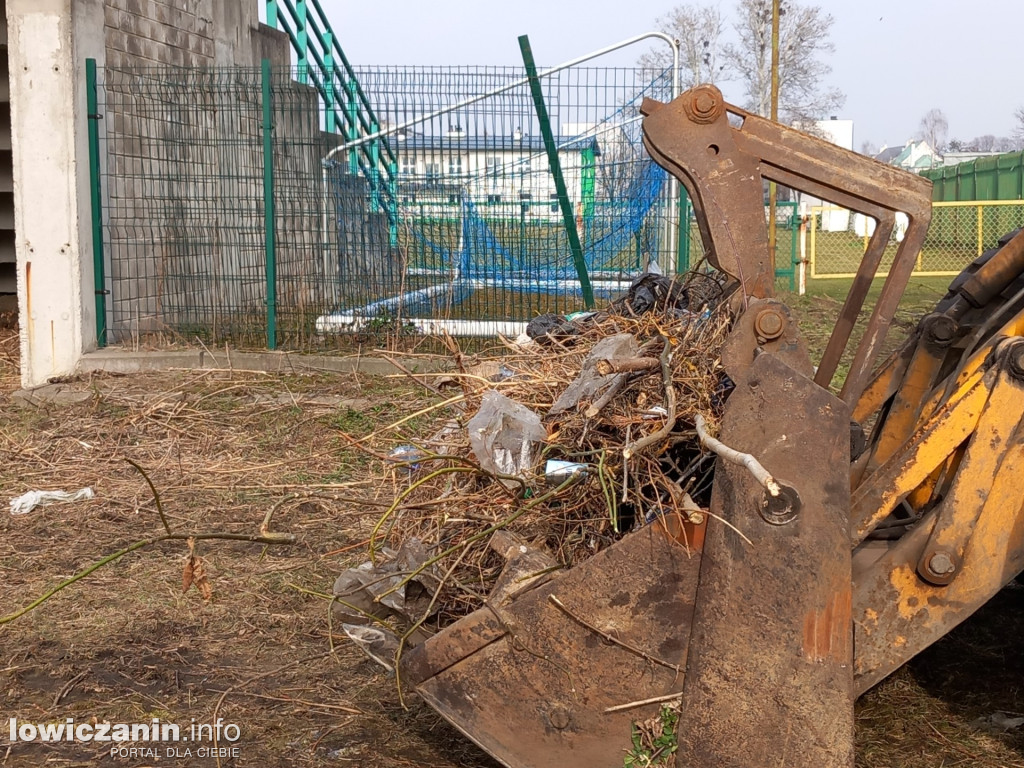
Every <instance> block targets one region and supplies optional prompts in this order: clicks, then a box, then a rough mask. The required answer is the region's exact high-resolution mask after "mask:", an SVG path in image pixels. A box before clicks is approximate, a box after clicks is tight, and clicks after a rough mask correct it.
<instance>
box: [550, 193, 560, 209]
mask: <svg viewBox="0 0 1024 768" xmlns="http://www.w3.org/2000/svg"><path fill="white" fill-rule="evenodd" d="M548 198H549V199H550V200H551V211H552V213H558V193H557V192H552V193H551V194H550V195H548Z"/></svg>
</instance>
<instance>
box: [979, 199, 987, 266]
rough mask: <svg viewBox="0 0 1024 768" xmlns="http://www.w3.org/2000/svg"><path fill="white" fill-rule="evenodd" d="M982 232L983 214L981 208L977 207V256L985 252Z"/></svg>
mask: <svg viewBox="0 0 1024 768" xmlns="http://www.w3.org/2000/svg"><path fill="white" fill-rule="evenodd" d="M984 231H985V214H984V212H983V211H982V208H981V206H980V205H979V206H978V255H979V256H981V254H982V252H983V251H984V250H985V246H984V242H985V237H984V234H983V233H984Z"/></svg>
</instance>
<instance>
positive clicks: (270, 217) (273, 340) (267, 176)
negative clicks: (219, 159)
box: [260, 59, 277, 349]
mask: <svg viewBox="0 0 1024 768" xmlns="http://www.w3.org/2000/svg"><path fill="white" fill-rule="evenodd" d="M260 79H261V81H262V85H263V230H264V240H265V243H266V259H267V270H266V271H267V348H268V349H277V242H276V236H277V232H276V227H275V225H276V221H275V218H276V217H275V213H274V139H273V127H274V125H273V117H274V115H273V111H272V109H271V104H270V97H271V93H270V59H263V61H262V62H261V77H260Z"/></svg>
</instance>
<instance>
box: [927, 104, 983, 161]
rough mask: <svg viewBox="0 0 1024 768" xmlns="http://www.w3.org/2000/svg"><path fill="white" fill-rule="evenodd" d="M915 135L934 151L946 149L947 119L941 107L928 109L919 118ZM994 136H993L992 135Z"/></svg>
mask: <svg viewBox="0 0 1024 768" xmlns="http://www.w3.org/2000/svg"><path fill="white" fill-rule="evenodd" d="M917 135H918V137H919V138H921V139H924V140H925V141H927V142H928V146H930V147H931V148H932V149H933V150H935V151H936V152H942V151H944V150H945V149H946V136H948V135H949V121H948V120H947V119H946V116H945V115H944V114H943V112H942V110H941V109H929V110H928V111H927V112H925V114H924V117H922V118H921V124H920V125H919V126H918V129H917ZM992 138H995V137H992Z"/></svg>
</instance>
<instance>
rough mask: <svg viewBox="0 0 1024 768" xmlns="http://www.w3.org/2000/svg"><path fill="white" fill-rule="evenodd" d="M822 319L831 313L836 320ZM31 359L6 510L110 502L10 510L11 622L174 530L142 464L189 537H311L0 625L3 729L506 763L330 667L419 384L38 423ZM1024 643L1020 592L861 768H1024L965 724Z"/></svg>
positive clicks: (972, 633)
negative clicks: (339, 611)
mask: <svg viewBox="0 0 1024 768" xmlns="http://www.w3.org/2000/svg"><path fill="white" fill-rule="evenodd" d="M807 311H809V312H813V311H815V308H814V307H811V308H810V309H808V310H807ZM827 311H831V307H830V306H826V307H824V308H823V309H822V315H821V317H820V318H816V320H817V321H818V322H819V324H820V325H822V326H826V325H827V324H828V322H829V321H828V317H827V314H825V313H826V312H827ZM16 360H17V337H16V332H15V331H13V330H12V329H11V328H10V327H9V326H8V327H5V326H3V325H0V488H2V489H3V491H4V494H3V497H4V501H5V502H6V500H8V499H10V498H13V497H14V496H17V495H19V494H21V493H22V492H24V491H26V490H29V489H37V488H42V489H74V488H78V487H80V486H83V485H90V486H92V487H93V488H94V489H95V490H96V492H97V498H96V499H95V500H93V501H88V502H79V503H75V504H69V505H57V506H50V507H41V508H39V509H37V510H35V511H34V512H32V513H31V514H29V515H25V516H19V517H11V516H9V515H8V514H7V512H6V509H5V508H4V509H3V510H2V511H0V579H2V583H3V584H4V586H5V589H4V590H3V592H2V593H0V614H7V613H9V612H11V611H12V610H14V609H16V608H18V607H20V606H23V605H24V604H26V603H27V602H28V601H29V600H30V599H32V598H33V597H34V596H36V595H38V594H40V593H41V592H42V591H43V590H44V589H46V588H47V587H49V586H51V585H53V584H54V583H55V582H57V581H59V580H60V579H62V578H64V577H67V576H69V575H71V574H72V573H74V572H75V571H76V570H78V569H80V568H82V567H84V566H86V565H88V564H90V563H93V562H95V561H96V560H97V559H98V558H99V557H100V556H101V555H103V554H106V553H110V552H113V551H115V550H116V549H118V548H119V547H122V546H125V545H126V544H129V543H131V542H133V541H136V540H138V539H141V538H144V537H146V536H150V535H153V534H156V533H159V531H160V522H159V519H158V517H157V515H156V511H155V509H154V507H153V504H152V500H151V496H150V494H149V491H148V489H147V488H146V485H145V483H144V481H143V480H142V478H141V477H139V476H138V475H137V474H136V473H135V472H134V471H133V470H132V469H131V468H130V467H129V466H128V465H127V464H126V463H125V462H124V458H126V457H127V458H132V459H134V460H135V461H138V462H139V463H140V464H141V465H142V466H144V467H146V468H147V470H148V471H149V473H150V475H151V476H152V479H153V481H154V483H155V484H156V486H157V488H158V489H159V490H160V492H161V494H162V497H163V501H164V505H165V507H166V510H167V512H168V516H169V520H170V523H171V524H172V525H173V526H174V527H175V528H176V529H178V530H182V531H186V530H221V531H229V532H235V533H255V532H256V531H257V529H258V527H259V525H260V521H261V520H262V519H263V517H264V515H265V514H266V512H267V510H268V509H269V508H271V507H272V506H273V505H274V504H276V503H277V502H280V501H282V500H286V501H285V503H284V504H283V505H282V506H281V507H280V509H279V510H278V512H277V513H276V514H275V517H274V524H273V527H274V529H275V530H278V531H286V532H291V533H294V534H296V535H297V536H298V537H299V543H298V544H296V545H294V546H276V547H268V548H263V547H261V546H259V545H255V544H247V543H239V542H210V543H206V542H201V543H200V545H199V554H200V555H202V556H203V557H204V558H206V560H207V562H208V565H209V570H210V575H211V580H212V585H213V589H214V595H213V599H212V600H211V601H210V602H208V603H207V602H204V601H203V600H202V598H201V597H200V595H199V594H198V592H196V591H195V590H194V589H193V590H191V591H190V592H188V593H187V594H182V593H181V574H182V567H183V565H184V563H185V556H186V553H187V547H186V546H185V545H184V544H183V543H181V542H170V543H164V544H160V545H157V546H154V547H152V548H150V549H147V550H142V551H141V552H138V553H134V554H131V555H128V556H127V557H125V558H124V559H122V560H120V561H119V562H117V563H116V564H113V565H111V566H109V567H108V568H105V569H102V570H100V571H97V572H96V573H95V574H94V575H92V576H90V577H88V578H87V579H84V580H82V581H81V582H79V583H77V584H75V585H73V586H72V587H70V588H68V589H67V590H65V591H64V592H62V593H60V594H59V595H58V596H56V597H55V598H53V599H52V600H51V601H49V602H48V603H46V604H44V605H43V606H42V607H40V608H39V609H37V610H35V611H33V612H32V613H30V614H28V615H26V616H25V617H23V618H22V619H19V620H18V621H16V622H13V623H11V624H9V625H6V626H4V627H3V628H0V711H2V712H4V713H6V716H7V717H12V716H13V717H19V718H23V719H28V720H31V721H34V722H41V721H47V720H61V719H63V718H65V717H76V718H78V720H79V721H84V720H87V719H89V718H92V717H96V718H99V719H108V720H111V721H114V722H117V721H125V722H135V721H140V720H146V719H148V718H150V717H157V716H158V717H161V718H163V719H164V720H165V721H167V722H176V723H180V724H182V725H187V724H188V723H190V721H191V720H192V718H195V720H196V721H197V722H200V723H205V722H208V721H209V720H210V718H211V717H213V715H214V710H215V708H216V706H217V702H218V700H219V699H220V698H221V696H222V692H223V691H225V690H228V689H232V692H231V693H229V694H228V695H227V696H226V698H225V699H224V702H223V704H222V705H221V706H220V708H219V716H221V717H223V718H224V719H225V721H226V722H233V723H238V724H239V725H240V726H241V729H242V740H241V742H240V745H241V757H240V758H239V759H237V760H235V761H226V762H225V765H235V766H260V767H261V768H262V767H263V766H267V767H269V768H275V767H276V766H310V767H313V766H345V765H353V766H361V767H362V766H366V767H368V768H376V767H377V766H382V767H383V766H425V767H427V766H429V767H433V768H455V767H456V766H466V767H473V768H495V764H494V763H493V762H492V761H490V760H489V759H488V758H487V757H486V756H484V755H482V754H481V753H480V752H479V751H478V750H476V749H475V748H473V747H472V746H471V745H469V744H468V743H467V742H466V741H465V740H464V739H463V738H462V737H461V736H459V735H458V734H457V733H455V732H454V731H453V730H452V729H450V728H449V727H447V726H446V725H445V724H444V723H443V722H441V721H440V720H439V718H438V717H437V716H435V715H434V714H433V713H432V712H431V711H430V710H429V709H428V708H426V707H425V706H423V705H421V704H419V703H418V702H410V709H409V710H408V711H406V710H403V709H402V708H401V707H400V706H399V704H398V701H397V696H396V694H395V690H394V685H393V679H390V678H388V677H386V676H385V675H383V674H382V673H380V672H379V671H378V668H377V667H376V665H374V664H373V663H372V662H369V661H366V660H364V657H363V656H362V655H361V654H360V653H358V652H357V651H355V650H354V649H353V648H352V647H351V646H350V645H349V644H348V643H347V642H346V641H345V640H344V638H341V637H336V638H335V639H336V644H335V652H334V653H333V654H331V653H330V645H329V638H328V624H327V617H326V608H327V603H326V601H325V600H323V599H322V598H320V597H317V596H316V594H314V593H326V592H329V591H330V586H331V584H332V582H333V580H334V578H335V577H336V576H337V575H338V574H339V573H340V572H341V571H342V570H344V569H345V568H346V567H348V566H350V565H353V564H355V563H357V562H358V561H360V560H361V559H363V552H362V551H361V550H362V549H364V547H365V540H366V538H367V536H368V532H369V529H370V527H371V525H372V523H373V521H374V520H376V519H377V518H378V517H379V516H380V514H381V512H382V511H383V509H384V508H385V506H386V504H387V503H389V502H390V500H391V498H392V497H393V494H394V487H391V486H389V487H380V486H377V485H374V484H373V483H372V482H369V481H368V480H367V478H369V477H373V476H377V475H379V474H382V471H383V464H381V463H378V459H376V458H373V457H371V456H369V455H368V454H366V453H365V452H363V451H360V450H357V449H354V448H352V446H351V444H350V442H349V441H348V440H347V439H346V438H344V437H342V432H344V433H346V434H348V435H352V436H355V437H357V438H358V437H362V436H365V435H368V434H370V433H372V432H375V431H377V430H379V429H381V428H382V427H384V426H386V425H388V424H390V423H392V422H394V421H395V420H397V419H398V418H400V417H402V416H404V415H406V414H408V413H410V412H413V411H416V410H419V409H421V408H424V407H426V406H429V405H431V404H433V403H436V402H438V401H439V400H440V399H441V398H440V397H439V396H435V395H432V394H430V393H428V392H426V391H425V390H424V389H423V388H422V387H418V386H416V385H413V384H411V383H409V382H407V381H405V380H402V379H392V380H379V379H378V380H370V379H367V378H362V377H354V376H347V377H338V376H334V377H328V376H321V375H303V376H298V375H275V376H265V375H259V374H242V373H237V372H236V373H229V372H212V373H211V372H208V373H189V372H169V373H163V374H151V375H146V376H131V377H117V378H113V377H95V378H92V379H88V378H87V379H82V380H78V381H74V382H70V383H68V384H66V385H64V387H65V390H66V391H68V392H71V393H79V394H81V395H82V396H83V397H84V398H85V399H84V400H83V401H82V402H78V403H69V404H60V405H57V404H50V405H46V406H43V407H39V408H31V407H29V408H26V407H23V406H16V405H15V404H14V403H13V402H12V400H11V399H10V397H9V393H10V392H11V391H12V390H13V389H14V388H15V387H16V386H17V375H16V365H15V363H16ZM442 417H443V413H442V412H438V413H437V414H436V415H435V414H432V415H427V416H423V417H420V419H418V420H416V421H414V422H412V423H409V424H406V425H403V427H400V428H399V434H388V435H387V436H386V437H387V438H388V440H391V439H393V440H395V441H401V440H405V439H408V437H409V436H411V435H414V434H421V433H422V431H424V430H427V429H429V427H428V423H429V422H431V421H432V420H433V419H434V418H437V419H441V418H442ZM403 430H404V433H403ZM387 444H389V443H388V442H386V441H383V440H382V441H381V443H379V444H378V443H376V441H375V442H374V445H376V446H377V447H378V448H381V447H383V446H385V445H387ZM375 450H376V449H375ZM293 492H300V493H301V494H304V495H302V496H300V497H296V498H290V495H291V494H292V493H293ZM1022 630H1024V592H1022V591H1017V590H1005V591H1004V592H1002V593H1001V594H1000V595H999V596H998V597H997V598H996V599H995V600H994V601H992V602H991V603H990V604H989V605H988V606H986V607H985V608H984V609H983V610H982V611H981V612H979V614H978V615H977V616H976V617H974V618H972V619H971V620H970V621H969V622H967V623H966V624H965V625H964V626H963V627H961V628H960V629H958V630H956V631H955V632H953V633H952V634H951V635H950V636H948V637H947V638H945V639H944V640H942V641H941V642H939V643H938V644H936V645H935V646H934V647H933V648H932V649H930V650H929V651H927V652H925V653H924V654H922V655H921V656H920V657H919V658H918V659H915V660H914V661H913V662H911V663H910V664H909V665H908V666H907V667H906V668H904V669H903V670H901V671H900V672H899V673H897V674H896V675H894V676H893V677H892V678H890V679H889V680H887V681H885V682H884V683H882V684H881V685H880V686H878V687H877V688H876V689H875V690H873V691H871V692H869V693H868V694H867V695H866V696H865V697H863V698H862V700H861V701H860V703H859V704H858V707H857V715H858V721H857V740H858V766H860V768H937V767H938V766H947V767H949V766H1007V767H1009V766H1024V743H1022V741H1024V740H1022V738H1021V736H1020V735H1019V734H1016V733H1012V732H1011V733H1009V734H1003V735H989V734H986V733H982V732H979V731H977V730H976V729H974V728H972V727H971V725H970V723H971V721H972V720H974V719H975V718H976V717H978V716H981V715H987V714H990V713H991V712H992V711H994V710H997V709H998V710H1004V711H1010V712H1021V711H1024V682H1022V681H1024V662H1022V661H1021V658H1022V657H1021V655H1020V653H1019V643H1018V640H1017V638H1019V637H1020V636H1021V634H1022ZM304 659H312V660H308V661H303V660H304ZM296 662H299V663H296ZM289 665H290V666H289ZM261 675H262V677H260V676H261ZM349 710H351V711H349ZM684 716H685V714H684ZM0 733H2V734H3V737H4V741H0V766H2V767H3V768H8V766H10V767H12V768H19V767H20V766H33V767H34V766H40V765H44V764H45V765H54V766H94V765H101V764H111V763H112V761H110V759H109V758H108V757H106V756H105V753H104V752H103V751H102V750H100V749H99V748H98V747H94V746H91V745H90V746H88V747H84V748H83V746H82V745H75V744H67V743H65V744H61V745H52V746H46V745H41V744H15V745H13V748H12V749H11V750H10V751H8V750H7V746H8V745H7V744H6V728H5V727H2V724H0ZM113 764H117V765H124V766H142V765H151V764H153V763H152V762H151V761H148V760H120V761H117V762H116V763H113ZM160 764H165V761H164V760H161V762H160V763H157V765H160ZM166 764H174V765H180V766H207V765H212V764H213V761H211V760H200V759H197V758H193V759H191V760H176V761H170V760H168V761H166Z"/></svg>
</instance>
